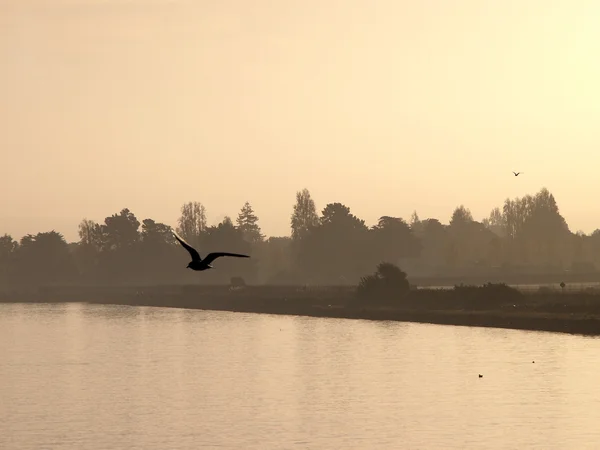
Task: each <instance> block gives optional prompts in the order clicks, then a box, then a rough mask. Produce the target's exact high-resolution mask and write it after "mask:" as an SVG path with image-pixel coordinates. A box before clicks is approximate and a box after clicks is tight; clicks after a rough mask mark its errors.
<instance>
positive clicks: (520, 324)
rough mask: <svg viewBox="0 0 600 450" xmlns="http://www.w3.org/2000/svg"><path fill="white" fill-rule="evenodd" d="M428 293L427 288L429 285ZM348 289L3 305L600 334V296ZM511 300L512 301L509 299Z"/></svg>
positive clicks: (47, 292) (220, 290)
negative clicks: (393, 293) (499, 297)
mask: <svg viewBox="0 0 600 450" xmlns="http://www.w3.org/2000/svg"><path fill="white" fill-rule="evenodd" d="M421 292H422V291H421ZM351 294H352V293H351V291H350V290H348V289H345V288H340V289H335V288H334V289H330V290H324V291H316V292H306V291H303V290H302V289H297V288H296V289H290V288H288V289H281V288H272V287H256V288H254V287H252V288H246V289H240V290H230V289H229V288H228V287H227V286H220V287H212V288H202V287H197V286H179V287H176V288H175V287H169V288H166V287H164V288H154V289H152V288H151V289H148V288H142V289H135V288H133V289H132V288H127V289H119V288H116V289H115V288H107V289H103V288H86V289H81V288H78V289H65V288H52V289H48V288H46V289H43V290H40V291H38V292H35V293H34V292H30V293H27V294H25V293H22V294H20V295H16V294H13V295H9V296H7V295H4V296H0V303H87V304H102V305H122V306H144V307H160V308H182V309H199V310H207V311H228V312H240V313H254V314H275V315H289V316H305V317H319V318H337V319H353V320H357V319H358V320H376V321H397V322H413V323H429V324H437V325H454V326H469V327H490V328H505V329H514V330H525V331H546V332H559V333H567V334H579V335H587V336H600V294H585V293H574V294H566V295H560V294H531V295H524V296H522V300H520V301H519V302H517V303H518V304H516V305H513V304H512V303H513V301H510V302H508V303H507V302H502V303H504V304H503V305H499V304H497V303H496V302H494V301H492V299H485V300H483V301H482V302H481V304H479V305H477V304H476V303H479V302H476V303H474V304H470V306H467V305H465V304H462V305H461V304H457V303H456V302H455V301H453V300H451V299H448V297H447V294H444V293H440V292H439V291H431V292H424V293H419V294H417V295H416V296H415V297H414V298H411V299H409V300H408V299H407V300H406V301H403V300H398V301H397V302H387V303H380V304H365V303H358V302H355V301H353V300H352V299H353V297H352V295H351ZM509 303H510V304H509Z"/></svg>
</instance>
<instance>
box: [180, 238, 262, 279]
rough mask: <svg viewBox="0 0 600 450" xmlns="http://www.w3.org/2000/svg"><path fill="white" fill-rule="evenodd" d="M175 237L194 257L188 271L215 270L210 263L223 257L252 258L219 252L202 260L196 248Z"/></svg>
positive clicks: (210, 254)
mask: <svg viewBox="0 0 600 450" xmlns="http://www.w3.org/2000/svg"><path fill="white" fill-rule="evenodd" d="M173 235H174V236H175V239H177V240H178V241H179V243H180V244H181V245H182V246H183V248H185V249H186V250H187V251H188V252H189V253H190V255H191V256H192V260H191V261H190V263H189V264H188V265H187V268H188V269H192V270H207V269H213V266H211V265H210V263H211V262H213V261H214V260H215V259H217V258H219V257H221V256H235V257H237V258H250V257H249V256H248V255H240V254H239V253H225V252H217V253H209V254H208V255H206V258H204V259H202V258H200V254H199V253H198V252H197V251H196V249H195V248H194V247H192V246H191V245H189V244H188V243H187V242H185V241H184V240H183V239H181V238H180V237H179V236H177V234H175V233H173Z"/></svg>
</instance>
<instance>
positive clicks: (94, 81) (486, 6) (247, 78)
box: [0, 0, 600, 240]
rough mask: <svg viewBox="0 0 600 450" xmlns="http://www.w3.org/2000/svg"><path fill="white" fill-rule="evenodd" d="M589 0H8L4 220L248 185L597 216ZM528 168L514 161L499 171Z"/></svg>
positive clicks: (266, 217) (267, 203) (271, 227)
mask: <svg viewBox="0 0 600 450" xmlns="http://www.w3.org/2000/svg"><path fill="white" fill-rule="evenodd" d="M599 55H600V2H598V1H597V0H561V1H559V0H502V1H497V0H453V1H441V0H436V1H434V0H419V1H408V0H271V1H266V0H219V1H206V0H170V1H169V0H54V1H52V2H51V1H48V0H2V1H0V124H1V128H0V152H1V155H0V156H1V158H0V192H1V194H0V234H1V233H4V232H9V233H12V234H13V235H14V237H16V238H20V236H21V235H23V234H25V233H35V232H37V231H46V230H49V229H52V228H55V229H57V230H59V231H61V232H63V233H64V234H65V235H66V237H67V238H68V239H69V240H73V239H75V238H76V236H77V234H76V233H77V224H78V222H79V221H80V220H81V219H82V218H83V217H87V218H90V219H93V220H97V221H102V220H103V219H104V217H105V216H107V215H110V214H113V213H115V212H118V211H119V210H120V209H122V208H124V207H128V208H129V209H131V210H132V211H133V212H134V213H135V214H136V215H137V216H138V218H139V219H140V220H141V219H143V218H146V217H151V218H154V219H155V220H158V221H163V222H166V223H169V224H172V225H174V224H175V221H176V218H177V216H178V214H179V208H180V206H181V204H182V203H184V202H186V201H201V202H202V203H203V204H204V205H205V206H206V208H207V210H208V219H209V223H214V222H216V221H217V220H219V219H221V218H222V217H223V216H224V215H225V214H227V215H231V216H233V217H234V218H235V216H236V215H237V213H238V211H239V209H240V208H241V206H242V205H243V203H244V202H245V201H246V200H248V201H250V203H251V204H252V205H253V207H254V209H255V211H256V213H257V214H258V216H259V217H260V224H261V226H262V228H263V232H265V233H266V234H267V235H283V234H288V233H289V217H290V214H291V209H292V205H293V203H294V201H295V192H296V191H297V190H300V189H302V188H304V187H307V188H308V189H309V190H310V191H311V193H312V195H313V198H314V199H315V201H316V203H317V208H318V209H319V210H320V209H322V208H323V207H324V206H325V204H326V203H328V202H333V201H340V202H342V203H345V204H347V205H348V206H349V207H350V208H351V210H352V211H353V212H354V213H355V214H357V215H358V216H359V217H361V218H363V219H365V220H366V221H367V222H368V223H369V224H373V223H375V221H376V220H377V218H378V217H379V216H381V215H393V216H401V217H404V218H406V219H408V218H409V217H410V214H411V212H412V211H413V210H414V209H416V210H417V211H418V213H419V215H420V216H421V218H427V217H437V218H439V219H440V220H442V222H447V221H448V220H449V218H450V215H451V213H452V211H453V209H454V208H455V207H456V206H457V205H459V204H461V203H463V204H464V205H465V206H467V207H468V208H470V209H471V211H472V212H473V215H474V217H475V218H476V219H477V220H481V219H482V218H483V217H485V216H487V215H488V214H489V212H490V210H491V209H492V208H493V207H494V206H501V204H502V202H503V201H504V199H505V198H506V197H511V198H513V197H515V196H523V195H525V194H528V193H531V194H534V193H535V192H537V191H538V190H539V189H540V188H542V187H547V188H548V189H549V190H550V191H551V192H552V193H553V194H554V195H555V197H556V199H557V201H558V204H559V207H560V209H561V212H562V214H563V215H564V216H565V218H566V220H567V222H568V223H569V225H570V227H571V229H572V230H573V231H576V230H578V229H583V230H584V231H586V232H591V231H593V230H594V229H596V228H600V208H598V207H597V205H596V204H597V200H598V197H599V195H598V194H600V179H599V178H598V176H597V173H598V168H599V167H600V152H599V150H600V146H599V144H600V133H599V130H600V125H599V124H600V120H599V119H600V82H599V80H600V57H599ZM513 170H516V171H522V172H523V175H521V176H519V177H517V178H515V177H514V176H513V175H512V173H511V172H512V171H513Z"/></svg>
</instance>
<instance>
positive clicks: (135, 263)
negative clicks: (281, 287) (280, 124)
mask: <svg viewBox="0 0 600 450" xmlns="http://www.w3.org/2000/svg"><path fill="white" fill-rule="evenodd" d="M206 215H207V212H206V208H205V207H204V206H203V205H202V204H201V203H200V202H188V203H185V204H184V205H183V206H182V207H181V215H180V217H179V218H178V219H177V226H176V231H177V232H178V233H179V234H180V235H181V236H182V237H183V238H184V239H186V240H187V241H188V242H189V243H190V244H191V245H193V246H194V247H196V248H198V249H199V251H200V254H201V255H205V254H207V253H208V252H211V251H230V252H236V253H245V254H249V255H251V256H252V258H251V259H249V260H238V259H237V258H222V259H219V260H218V262H217V263H215V267H216V269H215V270H210V271H207V272H203V273H202V274H198V273H195V272H193V271H190V270H186V269H185V266H186V265H187V263H188V261H189V255H188V254H187V252H186V251H185V250H184V249H183V248H181V246H180V245H179V244H178V243H177V242H176V240H175V239H174V237H173V235H172V233H171V227H170V226H168V225H166V224H164V223H159V222H156V221H154V220H153V219H150V218H147V219H143V220H142V221H141V222H140V220H139V219H138V218H137V217H136V216H135V214H134V213H133V212H132V211H130V210H129V209H127V208H124V209H122V210H121V211H120V212H118V213H115V214H113V215H111V216H108V217H106V218H105V219H104V221H103V222H102V223H97V222H94V221H92V220H88V219H83V220H82V221H81V223H80V224H79V241H77V242H72V243H67V242H66V241H65V239H64V237H63V235H62V234H61V233H59V232H56V231H54V230H52V231H46V232H40V233H37V234H35V235H31V234H28V235H26V236H23V237H22V238H21V239H20V240H19V241H16V240H15V239H13V237H12V236H10V235H8V234H4V235H3V236H0V288H11V287H19V286H29V285H31V286H39V285H49V284H152V283H156V284H171V283H173V284H178V283H208V284H226V283H229V281H230V279H231V277H242V278H243V279H244V280H245V282H246V283H253V284H254V283H258V284H328V285H335V284H356V283H357V282H358V281H359V280H360V278H361V277H362V276H364V275H365V274H368V273H371V272H372V270H373V268H374V267H376V266H377V265H378V264H379V263H381V262H390V263H393V264H397V265H398V266H400V267H401V268H402V270H404V271H405V272H407V273H408V274H409V275H410V276H429V277H436V276H439V277H442V276H460V275H473V274H482V275H486V274H490V273H497V272H501V273H511V272H512V273H558V272H562V271H564V270H572V271H578V272H594V271H596V267H599V265H600V230H596V231H594V232H593V233H592V234H591V235H586V234H585V233H583V232H576V233H573V232H571V231H570V230H569V227H568V225H567V223H566V221H565V219H564V218H563V217H562V215H561V214H560V212H559V209H558V206H557V204H556V200H555V198H554V196H553V195H552V194H551V193H550V192H549V191H548V190H547V189H545V188H544V189H541V190H540V191H539V192H538V193H536V194H535V195H526V196H525V197H523V198H515V199H506V200H505V202H504V205H502V207H497V208H494V209H492V211H491V213H490V215H489V217H487V218H485V219H483V220H482V221H476V220H474V219H473V216H472V214H471V212H470V211H469V209H468V208H466V207H465V206H463V205H460V206H458V207H456V209H455V210H454V212H453V214H452V216H451V217H450V220H449V222H448V223H447V224H444V223H442V222H441V221H440V220H438V219H435V218H427V219H420V218H419V215H418V213H417V212H416V211H415V212H413V213H412V216H411V217H410V219H409V220H408V221H407V220H405V219H403V218H401V217H398V216H397V215H385V216H381V217H380V219H379V220H378V222H377V223H376V224H374V225H372V226H368V225H367V224H366V223H365V221H364V220H362V219H360V218H358V217H356V216H355V215H354V214H352V212H351V210H350V208H349V207H348V206H346V205H344V204H342V203H337V202H336V203H329V204H327V205H325V207H324V208H323V209H322V210H321V211H320V213H319V212H318V211H317V208H316V206H315V202H314V200H313V199H312V197H311V194H310V192H309V191H308V190H307V189H303V190H301V191H299V192H297V193H296V203H295V205H294V206H293V209H292V211H291V218H290V228H291V229H290V235H289V236H280V237H273V236H272V237H268V238H267V237H266V236H265V235H264V234H262V231H261V228H260V225H259V218H258V216H257V214H256V213H255V212H254V210H253V208H252V206H251V205H250V203H248V202H246V203H245V204H244V205H243V207H242V208H241V210H240V211H239V213H238V215H237V218H236V219H235V221H234V220H232V219H231V218H230V217H225V218H224V219H223V221H221V222H220V223H218V224H217V225H213V226H208V224H207V218H206Z"/></svg>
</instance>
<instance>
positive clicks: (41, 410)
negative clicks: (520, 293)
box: [0, 304, 600, 450]
mask: <svg viewBox="0 0 600 450" xmlns="http://www.w3.org/2000/svg"><path fill="white" fill-rule="evenodd" d="M599 355H600V340H598V339H594V338H589V337H580V336H569V335H561V334H552V333H538V332H526V331H514V330H502V329H486V328H466V327H450V326H438V325H425V324H408V323H396V322H370V321H353V320H341V319H339V320H338V319H315V318H302V317H285V316H267V315H252V314H235V313H225V312H207V311H194V310H179V309H167V308H164V309H162V308H146V307H139V308H136V307H126V306H102V305H85V304H34V305H22V304H3V305H0V448H2V449H11V450H12V449H15V450H21V449H31V450H34V449H35V450H38V449H54V448H57V449H58V448H60V449H77V450H80V449H81V450H83V449H93V450H100V449H102V450H105V449H198V448H207V447H208V448H239V449H247V448H248V449H249V448H256V449H269V448H277V449H280V448H292V447H297V448H327V449H331V448H378V449H379V448H428V449H430V448H443V449H449V448H503V449H504V448H519V449H520V448H540V449H542V448H543V449H550V448H578V449H580V448H598V446H599V445H600V431H599V427H598V423H600V408H599V406H600V389H599V388H598V385H597V381H596V380H597V374H598V373H599V372H600V358H599ZM533 361H535V362H533ZM479 373H481V374H482V375H483V378H479V377H478V374H479Z"/></svg>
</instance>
